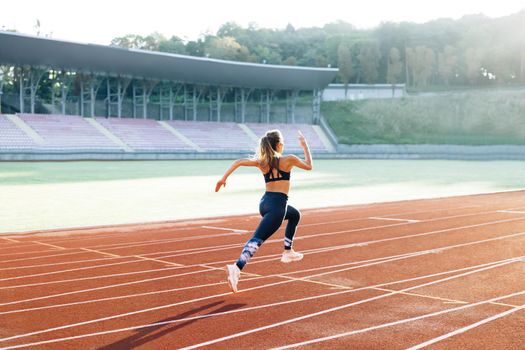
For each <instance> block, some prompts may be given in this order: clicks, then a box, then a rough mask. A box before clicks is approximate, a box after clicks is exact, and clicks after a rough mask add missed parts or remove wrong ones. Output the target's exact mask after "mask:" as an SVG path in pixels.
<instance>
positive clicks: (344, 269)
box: [0, 232, 525, 305]
mask: <svg viewBox="0 0 525 350" xmlns="http://www.w3.org/2000/svg"><path fill="white" fill-rule="evenodd" d="M524 234H525V232H521V233H516V234H511V235H506V236H499V237H494V238H489V239H485V240H479V241H474V242H468V243H461V244H456V245H451V246H444V247H441V248H437V249H429V250H422V251H417V252H413V253H405V254H400V255H394V256H389V257H381V258H375V259H369V260H362V261H357V262H350V263H345V264H337V265H331V266H323V267H318V268H312V269H305V270H299V271H293V272H289V273H286V274H280V275H270V276H261V277H256V278H254V279H259V278H268V277H282V278H289V276H287V275H293V274H297V273H305V272H311V271H320V270H325V269H329V268H339V267H346V268H343V269H339V270H332V271H328V272H325V273H320V274H315V275H310V276H306V277H301V278H296V280H303V281H305V282H311V281H308V280H307V279H308V278H312V277H320V276H324V275H327V274H332V273H338V272H344V271H349V270H353V269H359V268H362V267H368V266H372V265H376V264H377V263H372V264H365V265H359V264H362V263H369V262H378V263H379V264H382V263H385V262H390V261H396V260H399V259H405V258H410V257H416V256H421V255H424V254H433V253H436V252H437V251H444V250H449V249H454V248H459V247H464V246H468V245H475V244H481V243H486V242H490V241H496V240H501V239H506V238H510V237H516V236H520V235H524ZM278 256H280V254H278ZM277 259H278V258H277ZM267 261H268V260H267ZM353 265H358V266H353ZM201 266H205V267H208V268H209V266H206V265H203V264H198V265H188V266H186V267H201ZM348 266H351V267H348ZM171 269H172V268H170V269H164V270H171ZM220 270H222V269H220ZM152 271H155V270H152ZM202 272H205V271H202ZM139 273H141V271H139V272H134V273H124V274H116V275H106V276H100V277H98V278H107V277H112V276H121V275H130V274H139ZM175 276H178V275H172V277H175ZM96 278H97V277H96V276H95V277H87V278H80V279H73V280H65V281H64V280H62V281H53V282H41V283H36V284H29V285H18V286H8V287H0V290H1V289H13V288H21V287H30V286H35V285H47V284H56V283H63V282H70V281H80V280H85V279H86V280H87V279H96ZM248 280H252V279H246V280H245V281H248ZM149 281H151V280H150V279H146V280H142V281H137V282H136V283H140V282H144V283H145V282H149ZM118 286H120V285H110V286H105V287H104V289H108V288H112V287H118ZM195 288H198V287H195ZM89 291H92V289H88V290H80V291H75V292H69V293H67V295H70V294H78V293H84V292H89ZM63 295H64V293H62V294H57V295H48V296H43V297H38V298H32V299H25V300H18V301H14V302H10V303H6V304H0V305H11V304H18V303H23V302H28V301H34V300H41V299H49V298H53V297H59V296H63Z"/></svg>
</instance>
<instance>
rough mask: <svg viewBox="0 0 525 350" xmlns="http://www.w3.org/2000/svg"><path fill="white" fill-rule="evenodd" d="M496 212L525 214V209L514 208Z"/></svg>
mask: <svg viewBox="0 0 525 350" xmlns="http://www.w3.org/2000/svg"><path fill="white" fill-rule="evenodd" d="M498 213H508V214H525V211H516V210H498Z"/></svg>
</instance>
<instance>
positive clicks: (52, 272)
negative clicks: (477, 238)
mask: <svg viewBox="0 0 525 350" xmlns="http://www.w3.org/2000/svg"><path fill="white" fill-rule="evenodd" d="M523 219H525V218H517V219H507V220H502V221H503V222H507V221H516V220H523ZM500 222H501V221H494V222H489V223H484V224H476V225H469V226H462V227H456V228H452V229H445V230H438V231H431V232H425V233H420V234H415V235H407V236H401V237H393V238H386V239H381V240H376V241H369V242H361V243H360V244H363V243H364V244H371V243H378V242H387V241H393V240H398V239H405V238H412V237H418V236H425V235H429V234H435V233H441V232H446V231H453V230H458V229H464V228H472V227H478V226H485V225H490V224H495V223H500ZM396 225H397V224H396ZM519 234H520V233H517V234H514V235H519ZM299 238H300V237H299ZM299 238H297V239H299ZM272 242H273V243H275V242H281V240H268V241H267V243H272ZM240 246H242V244H237V245H234V247H240ZM354 246H355V244H351V245H344V247H345V248H347V247H354ZM209 251H212V250H209ZM321 252H323V251H321ZM185 255H186V254H185ZM173 256H180V254H176V255H168V256H163V257H158V259H164V258H168V257H173ZM115 259H117V258H115ZM272 260H274V259H272ZM228 261H229V260H227V261H222V262H228ZM137 262H140V261H124V262H119V263H113V264H102V265H94V266H87V267H81V268H76V269H68V270H60V271H51V272H45V273H40V274H33V275H23V276H16V277H9V278H4V279H0V281H8V280H15V279H22V278H28V277H37V276H44V275H53V274H59V273H64V272H72V271H79V270H87V269H96V268H100V267H107V266H115V265H123V264H132V263H137ZM222 262H221V263H222ZM257 262H263V261H253V262H251V263H252V264H253V263H257ZM207 264H214V263H207ZM189 266H191V265H188V266H187V267H189ZM8 269H11V268H8ZM13 269H16V268H13ZM0 270H2V269H0Z"/></svg>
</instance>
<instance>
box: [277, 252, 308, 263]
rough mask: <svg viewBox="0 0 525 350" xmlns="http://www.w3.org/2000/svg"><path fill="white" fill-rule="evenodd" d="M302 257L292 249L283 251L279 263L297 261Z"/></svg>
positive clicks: (302, 255)
mask: <svg viewBox="0 0 525 350" xmlns="http://www.w3.org/2000/svg"><path fill="white" fill-rule="evenodd" d="M303 257H304V254H301V253H298V252H296V251H294V250H293V249H290V250H285V251H284V252H283V256H282V257H281V262H283V263H289V262H292V261H299V260H301V259H302V258H303Z"/></svg>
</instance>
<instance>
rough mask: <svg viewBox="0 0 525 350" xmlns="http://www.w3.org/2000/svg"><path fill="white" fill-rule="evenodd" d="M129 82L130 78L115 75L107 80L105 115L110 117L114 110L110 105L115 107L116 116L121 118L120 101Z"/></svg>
mask: <svg viewBox="0 0 525 350" xmlns="http://www.w3.org/2000/svg"><path fill="white" fill-rule="evenodd" d="M130 83H131V78H122V77H117V78H114V79H110V78H109V77H108V80H107V101H108V104H107V115H108V117H111V116H112V115H113V114H114V113H115V112H114V111H113V110H112V107H116V113H117V117H119V118H122V103H123V101H124V96H125V95H126V90H127V89H128V86H129V84H130Z"/></svg>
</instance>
